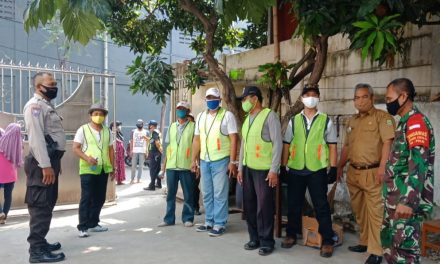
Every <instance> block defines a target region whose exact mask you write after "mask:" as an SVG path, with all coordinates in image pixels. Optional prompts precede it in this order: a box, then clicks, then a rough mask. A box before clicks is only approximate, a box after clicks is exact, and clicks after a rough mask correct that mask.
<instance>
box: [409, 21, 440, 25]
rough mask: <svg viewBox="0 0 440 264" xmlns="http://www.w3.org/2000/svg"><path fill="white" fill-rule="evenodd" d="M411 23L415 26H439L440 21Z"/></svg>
mask: <svg viewBox="0 0 440 264" xmlns="http://www.w3.org/2000/svg"><path fill="white" fill-rule="evenodd" d="M411 23H413V24H417V25H440V20H437V21H420V20H411Z"/></svg>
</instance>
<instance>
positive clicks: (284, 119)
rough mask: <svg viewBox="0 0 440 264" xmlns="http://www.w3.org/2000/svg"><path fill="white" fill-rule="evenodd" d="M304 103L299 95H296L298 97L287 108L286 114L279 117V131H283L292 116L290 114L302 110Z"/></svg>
mask: <svg viewBox="0 0 440 264" xmlns="http://www.w3.org/2000/svg"><path fill="white" fill-rule="evenodd" d="M303 108H304V105H303V103H302V101H301V96H300V97H298V99H296V102H295V104H294V105H293V106H291V107H290V109H289V110H287V112H286V114H285V115H284V116H283V117H282V118H281V131H282V132H283V135H284V132H285V131H286V128H287V125H288V124H289V120H290V119H291V118H292V116H294V115H296V114H298V113H299V112H301V110H303Z"/></svg>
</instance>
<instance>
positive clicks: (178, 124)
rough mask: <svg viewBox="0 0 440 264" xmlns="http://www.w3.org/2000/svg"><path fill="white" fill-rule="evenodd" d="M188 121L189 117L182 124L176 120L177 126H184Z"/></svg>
mask: <svg viewBox="0 0 440 264" xmlns="http://www.w3.org/2000/svg"><path fill="white" fill-rule="evenodd" d="M188 122H189V119H187V120H186V121H185V123H183V124H180V123H179V121H176V123H177V126H178V127H184V126H186V124H188Z"/></svg>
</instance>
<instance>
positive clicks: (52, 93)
mask: <svg viewBox="0 0 440 264" xmlns="http://www.w3.org/2000/svg"><path fill="white" fill-rule="evenodd" d="M41 86H42V87H43V89H41V93H42V94H43V95H44V96H46V97H47V98H49V100H52V99H55V98H56V97H57V94H58V87H56V86H54V87H49V86H46V85H43V84H42V85H41Z"/></svg>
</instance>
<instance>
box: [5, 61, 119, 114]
mask: <svg viewBox="0 0 440 264" xmlns="http://www.w3.org/2000/svg"><path fill="white" fill-rule="evenodd" d="M41 71H44V72H50V73H52V74H53V76H54V78H55V79H56V81H57V82H58V89H59V91H58V97H57V98H56V99H55V100H54V101H53V103H54V104H55V106H57V105H60V104H62V103H63V102H65V101H66V100H67V99H68V98H69V97H70V96H71V95H72V94H73V93H75V91H76V90H77V89H78V88H79V87H80V84H81V83H82V81H83V80H84V77H85V76H90V77H91V78H92V84H91V87H90V88H91V89H92V91H93V92H92V96H93V98H92V101H93V102H95V101H98V100H99V101H100V102H102V103H104V104H106V105H107V102H106V99H107V98H108V87H109V85H112V86H113V88H114V87H115V86H116V83H115V81H116V80H115V75H112V74H106V73H96V72H87V71H83V70H81V69H80V68H77V69H73V68H72V67H68V68H64V67H61V68H57V67H56V66H55V65H53V66H48V65H47V64H46V65H43V66H41V65H39V64H38V63H37V64H36V65H31V64H30V63H27V64H23V63H22V62H21V61H20V62H18V64H15V63H14V62H13V61H9V62H6V61H4V60H3V59H1V60H0V94H1V101H0V110H1V112H5V113H11V114H19V115H20V114H22V111H23V107H24V104H26V102H27V101H28V100H29V99H30V98H31V97H32V96H33V94H34V87H33V84H32V77H33V76H34V75H35V73H37V72H41ZM87 88H88V87H87Z"/></svg>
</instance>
